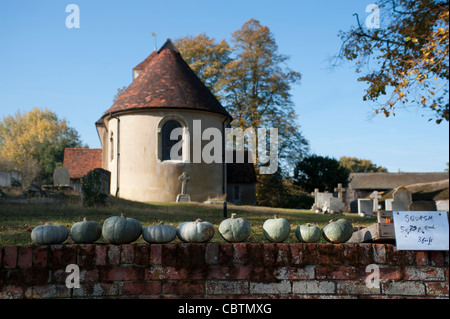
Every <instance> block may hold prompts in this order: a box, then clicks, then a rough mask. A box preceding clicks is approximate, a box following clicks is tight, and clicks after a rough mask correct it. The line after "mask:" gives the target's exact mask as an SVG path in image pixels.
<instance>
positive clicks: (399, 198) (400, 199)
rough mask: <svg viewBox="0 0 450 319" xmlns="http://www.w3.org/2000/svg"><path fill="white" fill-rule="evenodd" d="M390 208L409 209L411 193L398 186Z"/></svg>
mask: <svg viewBox="0 0 450 319" xmlns="http://www.w3.org/2000/svg"><path fill="white" fill-rule="evenodd" d="M393 198H394V201H393V202H392V210H402V211H405V210H410V209H409V207H410V205H411V204H412V195H411V192H409V191H408V190H407V189H406V188H399V189H397V190H396V191H395V192H394V194H393Z"/></svg>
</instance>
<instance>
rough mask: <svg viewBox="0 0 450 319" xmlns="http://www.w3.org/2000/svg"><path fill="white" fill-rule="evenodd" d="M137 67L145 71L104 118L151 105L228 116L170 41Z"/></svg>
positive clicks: (147, 107) (151, 106) (152, 106)
mask: <svg viewBox="0 0 450 319" xmlns="http://www.w3.org/2000/svg"><path fill="white" fill-rule="evenodd" d="M134 70H142V72H141V73H140V75H139V76H138V77H137V78H136V79H135V80H134V81H133V82H132V83H131V84H130V86H129V87H128V88H127V89H126V90H125V91H124V92H123V93H122V94H121V95H120V96H119V97H118V98H117V100H116V102H115V103H114V104H113V105H112V106H111V107H110V108H109V109H108V110H107V111H106V112H105V113H104V115H103V117H105V116H107V115H109V114H110V113H117V112H123V111H130V110H145V109H149V108H156V109H158V108H163V109H168V108H170V109H191V110H201V111H208V112H214V113H219V114H223V115H225V116H229V113H228V112H227V111H226V110H225V108H224V107H223V106H222V105H221V104H220V102H219V101H218V100H217V98H216V97H215V96H214V95H213V94H212V93H211V91H210V90H209V89H208V88H207V87H206V86H205V85H204V84H203V82H202V81H201V80H200V79H199V78H198V77H197V75H196V74H195V72H194V71H192V69H191V68H190V67H189V65H188V64H187V63H186V62H185V61H184V60H183V58H182V57H181V55H180V53H179V52H178V51H177V50H176V48H175V47H174V46H173V44H172V43H171V42H170V40H168V41H167V42H166V43H165V44H164V46H163V47H162V48H161V49H160V50H159V51H158V52H156V51H155V52H153V53H152V54H151V55H150V56H148V57H147V58H146V59H145V60H144V61H143V62H141V63H140V64H139V65H137V66H136V67H135V68H134Z"/></svg>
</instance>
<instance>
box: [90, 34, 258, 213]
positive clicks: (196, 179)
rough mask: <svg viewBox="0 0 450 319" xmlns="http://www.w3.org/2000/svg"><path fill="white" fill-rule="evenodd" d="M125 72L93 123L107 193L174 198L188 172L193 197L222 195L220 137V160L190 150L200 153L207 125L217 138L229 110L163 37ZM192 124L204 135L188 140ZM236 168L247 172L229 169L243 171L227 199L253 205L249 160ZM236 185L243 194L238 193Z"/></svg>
mask: <svg viewBox="0 0 450 319" xmlns="http://www.w3.org/2000/svg"><path fill="white" fill-rule="evenodd" d="M132 71H133V72H132V73H133V82H132V83H131V84H130V85H129V86H128V88H126V90H125V91H124V92H123V93H122V94H121V95H120V96H119V97H118V98H117V100H116V101H115V103H114V104H113V105H112V106H111V107H110V108H109V109H108V110H106V111H105V112H104V114H103V115H102V116H101V118H100V119H99V120H98V121H97V122H96V128H97V132H98V135H99V138H100V141H101V145H102V168H103V169H106V170H108V171H110V172H111V194H112V195H114V196H118V197H121V198H125V199H129V200H136V201H146V202H147V201H148V202H151V201H159V202H174V201H175V200H176V198H177V196H178V195H179V194H181V191H182V190H181V188H182V181H181V180H180V176H182V175H183V174H184V175H183V176H189V180H188V182H187V184H185V185H184V186H185V188H186V190H185V191H186V193H187V194H189V196H190V199H191V200H192V201H198V202H203V201H206V200H209V199H213V198H221V199H225V196H226V195H227V193H228V190H227V176H228V178H230V173H231V172H227V164H226V163H225V160H224V159H225V150H224V144H225V143H224V141H220V142H221V143H222V144H221V145H222V147H223V148H222V149H221V152H220V153H221V154H219V155H220V156H221V157H222V160H221V161H218V162H216V161H214V162H212V163H206V162H205V161H204V160H203V158H201V160H200V161H199V160H198V158H199V156H200V154H195V152H194V151H193V150H198V149H201V150H203V148H204V146H205V145H207V144H208V143H210V140H208V138H210V139H213V136H208V134H206V132H205V130H207V129H209V128H214V129H215V131H216V132H217V131H220V132H221V136H222V137H223V138H224V136H225V129H226V128H227V127H229V125H230V123H231V121H232V117H231V116H230V114H229V113H228V112H227V110H226V109H225V108H224V107H223V106H222V105H221V104H220V102H219V101H218V100H217V99H216V97H215V96H214V95H213V94H212V93H211V91H210V90H209V89H208V88H207V87H206V86H205V85H204V84H203V82H202V81H201V80H200V79H199V78H198V77H197V75H196V74H195V73H194V72H193V71H192V69H191V68H190V67H189V65H188V64H187V63H186V62H185V61H184V60H183V58H182V57H181V55H180V53H179V52H178V50H177V49H176V48H175V46H174V45H173V44H172V42H171V41H170V40H167V42H166V43H165V44H164V45H163V46H162V47H161V49H160V50H158V51H154V52H153V53H152V54H151V55H150V56H148V57H147V58H146V59H145V60H144V61H143V62H141V63H140V64H139V65H137V66H136V67H135V68H134V69H133V70H132ZM199 123H200V124H201V131H200V132H197V133H200V136H201V137H203V138H202V139H201V140H198V139H197V140H194V137H195V134H194V131H195V130H197V131H198V130H199V128H198V124H199ZM196 125H197V126H196ZM197 136H198V135H197ZM195 143H197V145H196V147H197V148H196V147H194V144H195ZM198 143H200V144H198ZM199 146H200V148H199ZM216 151H217V150H216ZM216 158H217V157H216ZM241 165H244V166H246V169H236V168H234V171H235V172H237V173H239V174H242V173H241V172H243V171H244V172H246V174H245V175H246V176H240V177H239V176H237V177H236V176H233V177H232V182H233V186H232V191H234V192H237V193H236V194H231V196H230V194H228V198H233V199H238V200H239V202H238V203H239V204H255V202H256V195H255V192H250V194H249V192H248V189H254V188H255V187H254V186H255V185H256V175H255V172H254V168H253V164H251V163H250V164H245V163H244V164H241ZM250 166H252V167H251V168H250ZM249 185H250V186H249ZM240 189H242V190H245V193H243V194H239V190H240Z"/></svg>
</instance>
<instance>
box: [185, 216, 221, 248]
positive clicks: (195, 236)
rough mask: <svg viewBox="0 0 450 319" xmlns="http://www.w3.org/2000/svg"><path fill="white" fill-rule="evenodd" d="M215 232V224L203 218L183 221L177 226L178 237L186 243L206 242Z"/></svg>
mask: <svg viewBox="0 0 450 319" xmlns="http://www.w3.org/2000/svg"><path fill="white" fill-rule="evenodd" d="M214 232H215V231H214V225H213V224H211V223H210V222H207V221H202V220H201V219H197V220H196V221H193V222H184V223H181V224H180V225H179V226H178V228H177V236H178V238H179V239H180V240H182V241H184V242H186V243H205V242H207V241H209V240H210V239H211V238H213V236H214Z"/></svg>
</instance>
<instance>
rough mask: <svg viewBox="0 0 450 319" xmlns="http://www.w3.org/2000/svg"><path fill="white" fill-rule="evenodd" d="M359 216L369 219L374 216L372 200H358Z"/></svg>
mask: <svg viewBox="0 0 450 319" xmlns="http://www.w3.org/2000/svg"><path fill="white" fill-rule="evenodd" d="M358 214H359V215H360V216H369V217H371V216H372V215H373V202H372V200H371V199H364V198H358Z"/></svg>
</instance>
